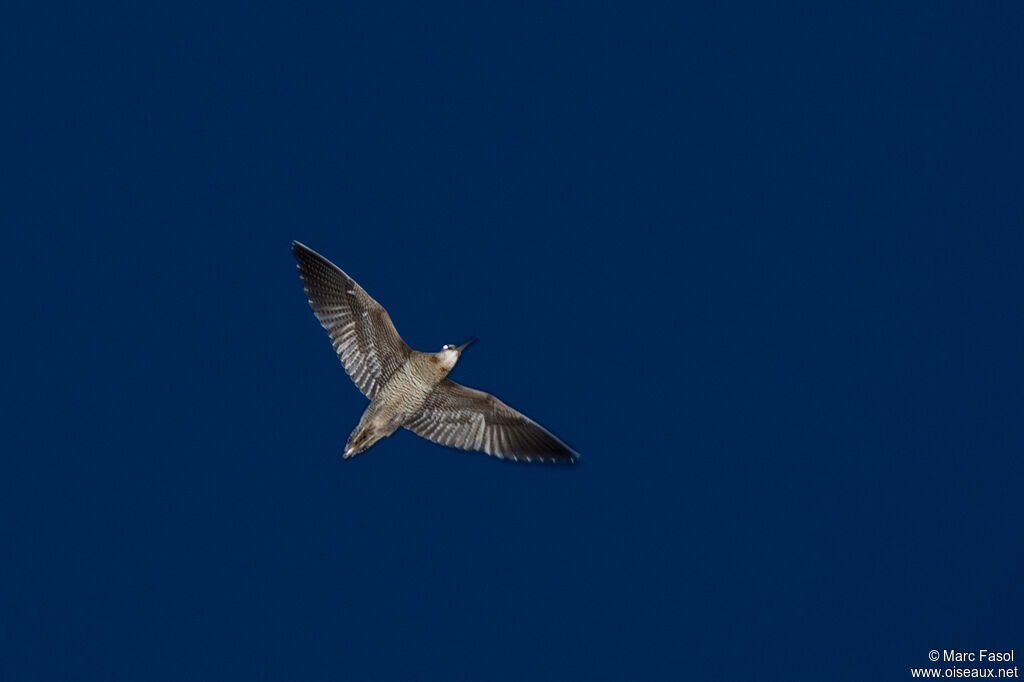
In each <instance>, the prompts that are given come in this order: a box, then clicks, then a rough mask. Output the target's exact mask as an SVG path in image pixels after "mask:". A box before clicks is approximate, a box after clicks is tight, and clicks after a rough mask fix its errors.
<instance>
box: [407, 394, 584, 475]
mask: <svg viewBox="0 0 1024 682" xmlns="http://www.w3.org/2000/svg"><path fill="white" fill-rule="evenodd" d="M404 426H405V428H407V429H409V430H410V431H412V432H413V433H415V434H416V435H418V436H423V437H424V438H426V439H427V440H432V441H434V442H435V443H439V444H441V445H447V446H449V447H453V448H462V449H463V450H482V451H483V452H486V453H487V454H488V455H495V456H497V457H508V458H510V459H514V460H527V461H529V460H550V461H557V462H567V463H572V462H575V461H576V459H577V458H578V455H577V454H576V453H575V452H573V451H572V449H571V448H570V447H569V446H568V445H566V444H565V443H563V442H562V441H560V440H558V438H556V437H555V436H553V435H552V434H551V433H550V432H548V431H547V430H546V429H545V428H544V427H543V426H541V425H540V424H538V423H536V422H535V421H533V420H531V419H530V418H529V417H527V416H525V415H523V414H522V413H520V412H517V411H516V410H513V409H512V408H511V407H509V406H508V405H506V404H505V403H503V402H501V401H500V400H498V399H497V398H495V397H494V396H493V395H491V394H490V393H484V392H483V391H478V390H476V389H473V388H469V387H468V386H463V385H462V384H457V383H455V382H454V381H452V380H451V379H443V380H442V381H441V383H439V384H438V385H437V386H436V387H435V388H434V390H433V391H431V393H430V394H429V395H428V396H427V400H426V402H425V403H424V404H423V407H422V408H421V409H420V411H419V412H417V413H416V414H414V415H413V416H412V417H411V418H410V419H408V420H407V421H406V423H405V424H404Z"/></svg>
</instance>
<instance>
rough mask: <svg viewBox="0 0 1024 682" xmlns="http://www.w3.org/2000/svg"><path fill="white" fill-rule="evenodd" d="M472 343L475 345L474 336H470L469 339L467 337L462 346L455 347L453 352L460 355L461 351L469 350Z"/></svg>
mask: <svg viewBox="0 0 1024 682" xmlns="http://www.w3.org/2000/svg"><path fill="white" fill-rule="evenodd" d="M474 343H476V337H475V336H471V337H469V338H468V339H467V340H466V342H465V343H463V344H462V345H459V346H456V347H455V350H457V351H459V354H460V355H461V354H462V351H464V350H466V349H467V348H469V347H470V346H471V345H473V344H474Z"/></svg>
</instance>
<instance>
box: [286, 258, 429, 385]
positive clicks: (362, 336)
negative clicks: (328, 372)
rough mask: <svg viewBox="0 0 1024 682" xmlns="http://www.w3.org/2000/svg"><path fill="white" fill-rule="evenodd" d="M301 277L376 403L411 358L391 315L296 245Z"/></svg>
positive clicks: (352, 372) (353, 373) (341, 353)
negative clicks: (391, 379) (382, 389)
mask: <svg viewBox="0 0 1024 682" xmlns="http://www.w3.org/2000/svg"><path fill="white" fill-rule="evenodd" d="M292 252H293V253H294V254H295V257H296V258H297V259H298V261H299V275H300V276H301V277H302V285H303V287H304V288H305V290H306V298H308V299H309V305H310V307H312V308H313V313H314V314H315V315H316V317H317V319H318V320H320V324H321V325H323V328H324V329H326V330H327V334H328V335H329V336H330V337H331V343H332V344H333V345H334V350H335V351H336V352H337V353H338V357H339V358H340V359H341V364H342V365H343V366H344V367H345V371H346V372H348V375H349V376H350V377H352V381H354V382H355V384H356V386H357V387H359V390H360V391H362V392H363V395H365V396H366V397H367V398H369V399H370V400H373V398H374V397H375V396H376V395H377V392H378V391H380V389H381V387H382V386H383V385H384V384H385V383H386V382H387V380H388V379H390V378H391V375H392V374H394V373H395V372H396V371H397V370H398V369H399V368H401V367H402V365H403V364H404V363H405V360H406V358H407V357H409V353H410V348H409V346H407V345H406V343H405V341H403V340H402V337H401V336H399V335H398V331H397V330H396V329H395V325H394V324H392V322H391V318H390V317H389V316H388V313H387V311H386V310H384V308H383V307H381V305H380V304H379V303H377V301H375V300H373V298H372V297H371V296H370V295H369V294H368V293H366V292H365V291H363V288H362V287H361V286H359V285H358V284H356V282H355V280H353V279H352V278H351V277H349V276H348V275H346V274H345V273H344V272H342V270H341V269H340V268H339V267H338V266H336V265H335V264H334V263H332V262H330V261H329V260H327V259H326V258H324V257H323V256H321V255H320V254H318V253H317V252H316V251H313V250H312V249H310V248H309V247H307V246H305V245H303V244H300V243H299V242H292Z"/></svg>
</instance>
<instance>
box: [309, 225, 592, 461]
mask: <svg viewBox="0 0 1024 682" xmlns="http://www.w3.org/2000/svg"><path fill="white" fill-rule="evenodd" d="M292 253H293V254H294V255H295V258H296V259H297V260H298V269H299V276H300V278H301V279H302V285H303V289H304V290H305V293H306V298H307V299H308V301H309V305H310V307H311V308H312V309H313V314H314V315H316V318H317V319H318V320H319V321H320V324H321V326H323V328H324V329H325V330H326V331H327V334H328V336H329V337H330V339H331V344H332V345H333V346H334V350H335V352H336V353H337V354H338V358H339V359H340V360H341V364H342V366H343V367H344V368H345V371H346V372H348V375H349V377H351V379H352V381H353V382H354V383H355V385H356V387H357V388H358V389H359V390H360V391H361V392H362V393H363V395H365V396H366V397H367V398H369V399H370V404H369V405H368V406H367V408H366V410H365V411H364V412H363V415H362V417H361V418H360V420H359V423H358V424H357V425H356V427H355V429H354V430H353V431H352V433H351V435H349V437H348V440H347V441H346V443H345V450H344V452H343V454H342V456H343V457H344V458H345V459H348V458H350V457H354V456H355V455H358V454H359V453H361V452H365V451H366V450H367V449H369V448H370V447H371V446H373V445H374V444H375V443H376V442H377V441H379V440H381V439H382V438H385V437H387V436H390V435H391V434H393V433H395V431H397V430H398V429H399V428H400V427H404V428H406V429H408V430H409V431H412V432H413V433H415V434H416V435H418V436H422V437H423V438H426V439H427V440H430V441H433V442H435V443H438V444H440V445H445V446H448V447H454V448H459V449H462V450H476V451H482V452H485V453H487V454H488V455H494V456H496V457H499V458H502V459H510V460H515V461H548V462H558V463H565V464H573V463H576V462H577V461H578V459H579V455H578V454H577V453H576V452H575V451H574V450H573V449H572V448H570V447H569V446H568V445H566V444H565V443H564V442H562V441H561V440H559V439H558V438H557V437H555V436H554V435H553V434H552V433H551V432H550V431H548V430H547V429H545V428H544V427H542V426H541V425H539V424H538V423H537V422H535V421H533V420H532V419H530V418H529V417H527V416H526V415H524V414H522V413H521V412H519V411H518V410H515V409H513V408H511V407H509V406H508V405H506V404H505V403H503V402H502V401H500V400H498V399H497V398H496V397H494V396H493V395H491V394H490V393H486V392H484V391H479V390H477V389H474V388H469V387H468V386H463V385H462V384H458V383H456V382H454V381H452V380H451V379H449V378H448V373H449V372H451V371H452V368H453V367H455V364H456V363H457V362H458V361H459V358H460V357H462V353H463V352H464V351H465V350H466V348H468V347H469V346H470V345H471V344H472V343H473V342H474V341H476V337H470V338H469V339H468V340H467V341H466V342H464V343H462V344H458V345H455V344H445V345H443V346H441V350H439V351H437V352H436V353H429V352H421V351H417V350H413V349H412V348H410V347H409V345H408V344H406V343H405V341H403V340H402V337H401V336H399V334H398V331H397V330H396V329H395V325H394V323H392V321H391V317H390V316H389V315H388V312H387V310H385V309H384V307H383V306H381V305H380V304H379V303H377V301H375V300H374V299H373V298H372V297H371V296H370V295H369V294H368V293H366V291H365V290H364V289H363V288H362V287H361V286H359V285H358V284H357V283H356V281H355V280H354V279H352V278H351V277H349V276H348V275H347V274H345V272H344V271H343V270H342V269H341V268H339V267H338V266H336V265H335V264H334V263H332V262H331V261H329V260H327V259H326V258H324V257H323V256H321V255H320V254H319V253H317V252H316V251H313V250H312V249H310V248H309V247H308V246H306V245H304V244H302V243H300V242H298V241H294V242H292Z"/></svg>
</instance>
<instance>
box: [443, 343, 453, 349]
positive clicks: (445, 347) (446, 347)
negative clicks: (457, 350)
mask: <svg viewBox="0 0 1024 682" xmlns="http://www.w3.org/2000/svg"><path fill="white" fill-rule="evenodd" d="M449 348H451V346H449V345H448V344H447V343H446V344H444V345H443V346H441V350H448V349H449Z"/></svg>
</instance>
